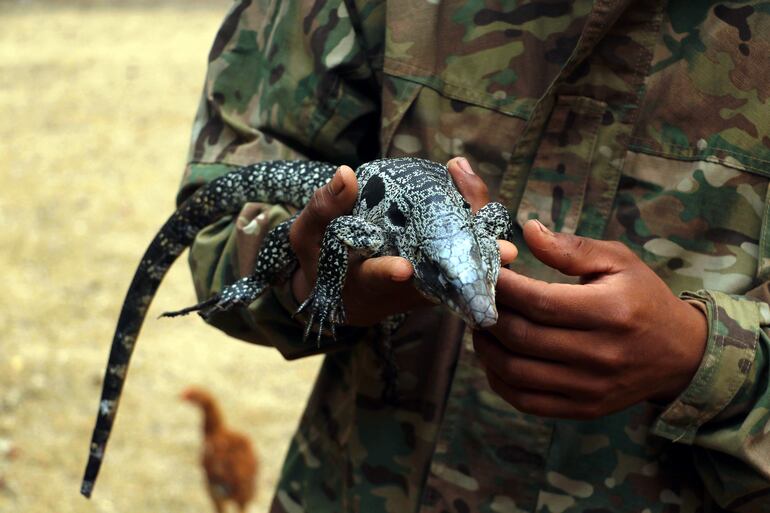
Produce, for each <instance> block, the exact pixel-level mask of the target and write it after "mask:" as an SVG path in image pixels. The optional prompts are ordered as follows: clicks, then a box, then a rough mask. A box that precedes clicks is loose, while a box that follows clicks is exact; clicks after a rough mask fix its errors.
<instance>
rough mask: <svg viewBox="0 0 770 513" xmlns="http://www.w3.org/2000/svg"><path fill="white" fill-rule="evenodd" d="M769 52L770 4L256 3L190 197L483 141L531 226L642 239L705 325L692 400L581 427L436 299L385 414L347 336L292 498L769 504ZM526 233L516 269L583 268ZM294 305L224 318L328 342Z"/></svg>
mask: <svg viewBox="0 0 770 513" xmlns="http://www.w3.org/2000/svg"><path fill="white" fill-rule="evenodd" d="M769 53H770V2H767V1H729V2H728V1H721V2H720V1H703V0H670V1H669V2H664V1H660V0H648V1H632V0H595V1H592V0H571V1H570V0H519V1H511V2H502V3H497V2H479V1H469V2H468V1H460V0H446V1H439V0H435V1H434V0H429V1H419V2H417V1H412V0H392V1H387V2H386V1H383V0H372V1H369V0H337V1H332V0H329V1H323V0H315V1H295V2H268V1H266V0H255V1H252V0H241V1H239V2H236V3H235V4H234V5H233V7H232V9H231V10H230V12H229V14H228V15H227V17H226V19H225V21H224V23H223V24H222V27H221V29H220V31H219V33H218V34H217V36H216V40H215V41H214V44H213V47H212V49H211V53H210V55H209V70H208V75H207V78H206V84H205V91H204V95H203V99H202V103H201V106H200V110H199V112H198V115H197V119H196V123H195V126H194V132H193V138H192V144H191V150H190V156H189V165H188V167H187V171H186V173H185V177H184V181H183V184H182V189H181V191H180V195H179V198H180V199H181V198H183V197H185V196H186V195H187V194H188V193H189V191H190V190H191V189H193V188H194V187H196V186H197V185H198V184H200V183H202V182H204V181H206V180H210V179H211V178H212V177H215V176H218V175H220V174H221V173H223V172H224V171H226V170H227V169H228V168H229V167H230V166H237V165H242V164H247V163H250V162H253V161H258V160H265V159H274V158H311V159H321V160H326V161H331V162H336V163H347V164H350V165H354V166H355V165H356V164H359V163H361V162H364V161H367V160H371V159H373V158H376V157H379V156H383V155H385V156H399V155H413V156H421V157H426V158H430V159H433V160H436V161H446V160H448V159H449V158H450V157H452V156H455V155H464V156H466V157H468V158H469V160H470V161H471V164H472V165H473V167H474V169H476V170H477V171H478V172H479V174H480V175H481V176H482V177H483V178H484V179H485V181H486V182H487V184H488V185H489V186H490V189H491V190H492V191H493V194H494V196H495V197H496V198H497V199H499V200H500V201H503V202H504V203H505V204H506V205H507V206H508V207H509V208H510V210H511V212H512V215H514V217H515V219H516V220H517V221H518V223H519V225H520V224H522V223H523V222H524V221H525V220H527V219H529V218H539V219H540V220H541V221H542V222H543V223H545V224H546V225H548V226H550V227H551V228H553V229H555V230H558V231H562V232H571V233H576V234H579V235H584V236H589V237H595V238H605V239H615V240H619V241H622V242H623V243H625V244H626V245H628V246H629V247H630V248H632V249H633V250H634V251H635V252H636V253H637V254H638V255H639V256H640V257H641V258H642V259H643V261H644V262H646V263H647V264H648V265H649V266H650V267H651V268H652V269H654V270H655V272H656V273H658V274H659V275H660V276H661V277H662V278H663V279H664V280H665V281H666V283H668V285H669V286H670V287H671V289H672V290H673V291H674V292H675V293H677V294H685V295H686V296H687V297H690V298H693V299H696V300H699V301H701V302H702V304H703V305H704V306H705V309H706V311H707V313H708V319H709V339H708V346H707V351H706V354H705V356H704V358H703V362H702V364H701V366H700V368H699V370H698V372H697V373H696V375H695V377H694V378H693V380H692V382H691V384H690V386H689V387H688V388H687V389H686V390H684V391H683V393H682V394H681V396H680V397H678V398H677V399H676V400H675V401H673V402H672V403H671V404H668V405H655V404H649V403H643V404H638V405H636V406H634V407H632V408H629V409H627V410H625V411H622V412H619V413H617V414H614V415H611V416H607V417H604V418H601V419H598V420H594V421H582V422H577V421H554V420H550V419H543V418H536V417H533V416H529V415H524V414H522V413H519V412H517V411H515V410H514V409H513V408H512V407H510V406H509V405H508V404H507V403H505V402H504V401H503V400H501V399H500V398H499V397H498V396H497V395H495V394H494V393H493V392H491V390H490V389H489V388H488V385H487V382H486V379H485V376H484V373H483V371H482V370H481V369H480V367H479V365H478V364H477V360H476V356H475V354H474V352H473V349H472V346H471V345H470V344H469V343H468V336H467V334H466V335H465V336H464V335H463V329H462V326H461V325H459V324H458V323H457V322H456V321H455V320H453V319H451V318H449V317H448V316H447V315H446V314H445V313H443V312H442V311H440V310H428V311H421V312H419V314H413V315H411V316H410V317H409V319H408V321H407V323H406V324H405V325H404V326H403V328H402V329H401V330H400V332H399V333H398V337H397V341H396V344H395V345H396V358H397V361H398V365H399V366H400V369H401V379H400V383H399V397H400V402H399V404H398V406H396V407H392V406H388V405H386V404H383V403H382V402H381V401H380V391H381V387H382V383H381V381H380V379H379V371H378V368H379V362H380V359H379V358H378V357H377V354H376V351H375V349H374V345H373V344H372V343H371V341H372V335H371V333H370V332H369V331H367V330H363V329H349V331H348V332H347V333H346V334H345V336H343V337H340V338H339V339H338V340H337V341H336V342H331V341H327V342H326V343H325V344H324V345H323V346H322V348H321V350H323V351H324V352H326V353H327V354H326V356H325V359H324V363H323V366H322V369H321V372H320V375H319V377H318V381H317V383H316V386H315V389H314V392H313V394H312V396H311V398H310V400H309V403H308V406H307V410H306V412H305V414H304V416H303V418H302V420H301V424H300V426H299V428H298V430H297V433H296V435H295V437H294V438H293V441H292V444H291V447H290V450H289V454H288V456H287V459H286V462H285V465H284V468H283V473H282V476H281V480H280V483H279V486H278V489H277V491H276V495H275V499H274V502H273V507H272V511H274V512H283V513H295V512H308V513H325V512H364V513H377V512H388V513H402V512H418V511H419V512H422V513H429V512H430V513H433V512H435V513H439V512H457V513H464V512H471V511H473V512H485V513H492V512H494V513H503V512H521V511H528V512H532V511H537V512H550V513H573V512H584V513H587V512H589V511H590V512H605V511H606V512H609V511H613V512H632V511H633V512H649V513H653V512H664V511H665V512H673V511H683V512H696V511H722V510H729V511H742V512H743V511H745V512H749V511H751V512H755V511H770V389H769V388H768V374H769V373H770V372H769V371H770V363H768V358H770V307H769V305H768V301H770V287H769V285H768V278H769V277H770V232H768V230H769V229H770V189H769V188H768V185H769V184H770V105H769V104H768V96H769V95H770V66H768V55H769ZM285 215H286V213H285V211H283V210H282V209H281V207H280V206H275V207H274V208H273V209H272V210H271V216H272V217H271V219H272V221H273V222H277V221H278V220H279V219H281V218H282V217H285ZM519 233H520V232H519ZM517 242H518V244H517V245H518V246H519V248H520V250H521V256H520V257H519V259H518V260H517V262H516V263H515V268H516V270H518V271H519V272H522V273H526V274H528V275H532V276H536V277H538V278H541V279H546V280H551V281H556V280H564V279H565V277H563V276H561V275H556V274H555V273H554V272H553V271H550V270H549V269H547V268H545V267H544V266H542V265H541V264H539V263H538V262H537V261H536V260H535V259H534V258H533V257H532V256H531V255H529V254H528V253H527V250H526V246H525V245H524V244H523V243H522V242H521V241H520V240H519V241H517ZM234 244H235V242H234V236H233V228H232V220H230V219H224V220H222V221H220V222H218V223H216V224H214V225H212V226H210V227H209V228H208V229H206V230H205V231H204V232H203V233H201V234H200V236H199V237H198V239H197V241H196V243H195V245H194V247H193V248H192V251H191V265H192V269H193V275H194V280H195V284H196V288H197V291H198V293H199V295H200V296H202V297H204V296H208V295H209V294H210V293H212V292H213V291H217V290H220V289H221V288H222V286H223V284H225V283H228V282H231V281H233V280H234V279H235V276H236V271H235V268H236V263H235V257H234V254H235V251H234ZM296 306H297V305H296V303H295V302H294V299H293V298H292V297H291V293H290V292H289V291H288V288H277V289H275V290H272V291H271V292H270V293H268V294H266V295H265V296H264V297H262V298H261V299H260V300H258V301H257V302H255V303H254V304H252V305H251V306H250V307H249V308H248V309H242V310H240V311H233V312H230V313H228V314H223V315H221V316H219V317H218V318H216V319H214V321H213V323H214V324H215V325H216V326H218V327H219V328H221V329H223V330H224V331H226V332H228V333H230V334H232V335H233V336H236V337H239V338H242V339H244V340H249V341H252V342H255V343H260V344H269V345H272V346H274V347H276V348H277V349H278V350H279V351H281V352H282V354H283V355H285V356H286V357H287V358H289V359H291V358H297V357H301V356H303V355H308V354H312V353H314V352H316V351H317V349H316V347H315V342H309V343H307V344H303V342H302V337H301V328H302V325H301V323H299V322H298V321H296V320H293V319H292V318H291V317H290V315H289V313H290V312H291V311H292V310H293V309H294V308H296ZM661 357H665V355H661Z"/></svg>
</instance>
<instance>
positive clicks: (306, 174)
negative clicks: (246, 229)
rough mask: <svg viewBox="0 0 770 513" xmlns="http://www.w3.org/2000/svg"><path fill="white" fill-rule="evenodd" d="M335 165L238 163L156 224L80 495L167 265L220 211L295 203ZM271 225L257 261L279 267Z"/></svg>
mask: <svg viewBox="0 0 770 513" xmlns="http://www.w3.org/2000/svg"><path fill="white" fill-rule="evenodd" d="M335 170H336V166H333V165H331V164H326V163H321V162H307V161H273V162H260V163H258V164H254V165H251V166H246V167H243V168H239V169H237V170H234V171H233V172H231V173H229V174H227V175H224V176H222V177H220V178H217V179H216V180H213V181H211V182H210V183H209V184H207V185H205V186H203V187H201V188H200V189H198V191H196V192H195V194H193V195H192V196H190V197H189V198H188V199H187V201H185V202H184V203H183V204H182V205H180V207H179V208H178V209H177V210H176V212H174V213H173V214H172V215H171V217H169V219H168V220H167V221H166V223H165V224H164V225H163V226H162V227H161V229H160V230H159V231H158V233H157V235H156V236H155V238H154V239H153V240H152V242H151V243H150V245H149V246H148V248H147V250H146V251H145V253H144V256H143V257H142V259H141V261H140V263H139V266H138V267H137V270H136V272H135V273H134V277H133V280H132V281H131V284H130V285H129V288H128V291H127V292H126V297H125V299H124V301H123V306H122V308H121V311H120V316H119V318H118V322H117V326H116V328H115V334H114V336H113V339H112V345H111V348H110V355H109V359H108V361H107V369H106V371H105V375H104V381H103V384H102V394H101V399H100V400H99V409H98V412H97V417H96V425H95V427H94V431H93V435H92V437H91V445H90V453H89V457H88V463H87V465H86V470H85V475H84V477H83V482H82V485H81V493H82V494H83V495H85V496H86V497H89V496H90V495H91V492H92V490H93V485H94V481H95V480H96V476H97V474H98V473H99V468H100V467H101V462H102V458H103V456H104V450H105V446H106V444H107V440H108V438H109V436H110V432H111V431H112V425H113V423H114V421H115V415H116V413H117V409H118V404H119V402H120V393H121V391H122V389H123V384H124V382H125V378H126V372H127V370H128V364H129V360H130V359H131V354H132V353H133V350H134V345H135V343H136V339H137V337H138V335H139V331H140V329H141V327H142V323H143V322H144V318H145V316H146V314H147V309H148V308H149V306H150V302H151V301H152V298H153V297H154V296H155V292H156V291H157V289H158V287H159V286H160V282H161V280H162V279H163V277H164V276H165V274H166V271H168V269H169V267H170V266H171V264H172V263H174V261H175V260H176V259H177V257H178V256H179V255H180V254H181V253H182V252H183V251H184V249H185V248H187V247H188V246H189V245H190V244H191V243H192V241H193V240H194V239H195V236H196V235H197V234H198V232H199V231H200V230H201V229H202V228H203V227H205V226H207V225H209V224H211V223H212V222H214V221H216V220H217V219H218V218H220V217H222V216H224V215H228V214H235V213H237V212H238V211H239V210H240V209H241V208H242V207H243V204H244V203H246V202H248V201H264V202H272V203H285V204H288V205H293V206H295V207H298V208H300V207H302V206H303V205H305V204H306V203H307V202H308V201H309V199H310V197H311V196H312V194H313V192H314V191H315V190H316V189H317V188H319V187H321V186H323V185H324V184H325V183H327V182H328V181H329V180H330V179H331V177H332V176H333V174H334V171H335ZM279 228H281V227H279ZM276 230H277V231H278V235H277V236H276V235H274V236H273V237H272V239H271V240H272V242H271V244H267V243H266V244H265V247H266V248H269V258H266V259H264V260H261V261H260V262H261V263H263V266H264V267H267V268H271V269H280V270H283V269H284V268H285V267H287V266H288V265H290V261H291V260H292V258H293V255H289V252H290V249H288V248H289V247H288V243H286V244H283V242H284V238H285V237H286V234H288V225H287V226H284V227H283V228H281V229H280V230H279V229H278V228H277V229H276ZM271 262H272V263H273V265H271ZM275 262H281V263H282V264H283V265H276V264H275ZM283 275H284V274H283V273H281V272H276V273H275V275H274V276H275V278H276V279H278V278H280V277H282V276H283ZM262 290H264V287H263V288H262ZM251 292H252V293H259V287H258V286H254V288H253V289H252V290H251Z"/></svg>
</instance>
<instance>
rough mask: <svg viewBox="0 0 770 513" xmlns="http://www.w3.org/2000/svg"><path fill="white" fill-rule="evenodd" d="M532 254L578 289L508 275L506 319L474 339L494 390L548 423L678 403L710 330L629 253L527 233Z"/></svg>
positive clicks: (503, 295)
mask: <svg viewBox="0 0 770 513" xmlns="http://www.w3.org/2000/svg"><path fill="white" fill-rule="evenodd" d="M524 238H525V240H526V242H527V245H528V246H529V248H530V249H531V250H532V253H533V255H534V256H535V257H536V258H538V259H539V260H540V261H542V262H543V263H544V264H546V265H548V266H550V267H553V268H555V269H557V270H559V271H561V272H563V273H565V274H567V275H570V276H580V283H579V284H558V283H546V282H542V281H539V280H535V279H532V278H528V277H526V276H522V275H520V274H517V273H515V272H513V271H510V270H508V269H502V270H501V272H500V278H499V280H498V282H497V300H498V310H499V312H500V317H499V320H498V322H497V324H496V325H495V326H493V327H491V328H489V329H488V330H487V331H478V332H476V333H474V347H475V349H476V352H477V354H478V355H479V358H480V360H481V362H482V364H483V366H484V367H485V369H486V372H487V377H488V380H489V384H490V386H491V387H492V389H493V390H494V391H496V392H497V393H498V394H499V395H500V396H502V397H503V399H505V400H506V401H507V402H509V403H510V404H511V405H513V406H514V407H516V408H517V409H519V410H521V411H524V412H527V413H531V414H535V415H540V416H545V417H561V418H574V419H587V418H596V417H599V416H603V415H607V414H609V413H613V412H616V411H619V410H621V409H624V408H626V407H628V406H630V405H633V404H636V403H638V402H641V401H645V400H652V401H661V402H665V401H670V400H673V399H674V398H675V397H676V396H677V395H679V393H680V392H681V391H683V390H684V389H685V388H686V387H687V385H688V384H689V382H690V380H691V379H692V377H693V375H694V374H695V371H696V370H697V368H698V366H699V364H700V361H701V358H702V356H703V352H704V349H705V343H706V337H707V333H708V328H707V324H706V318H705V315H704V314H703V313H702V311H701V310H700V309H699V308H698V307H696V306H694V305H693V304H690V303H688V302H686V301H683V300H681V299H679V298H677V297H676V296H674V294H673V293H672V292H671V290H670V289H669V288H668V286H667V285H666V284H665V283H664V282H663V281H662V280H661V279H660V278H659V277H658V276H657V275H656V274H655V273H654V272H653V271H652V270H651V269H650V268H649V267H647V266H646V265H645V264H644V263H643V262H642V261H641V260H640V259H639V258H638V257H637V256H636V255H634V254H633V253H632V252H631V250H630V249H628V248H627V247H626V246H625V245H623V244H622V243H620V242H606V241H599V240H594V239H588V238H583V237H578V236H573V235H566V234H558V233H552V232H551V231H549V230H548V229H547V228H545V226H543V225H542V224H541V223H539V222H537V221H529V222H527V223H526V224H525V225H524Z"/></svg>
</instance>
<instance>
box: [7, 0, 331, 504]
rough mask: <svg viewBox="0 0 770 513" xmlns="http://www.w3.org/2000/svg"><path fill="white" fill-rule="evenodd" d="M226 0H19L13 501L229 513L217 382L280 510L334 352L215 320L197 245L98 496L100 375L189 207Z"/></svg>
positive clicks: (14, 50) (143, 367)
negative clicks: (180, 202) (213, 464)
mask: <svg viewBox="0 0 770 513" xmlns="http://www.w3.org/2000/svg"><path fill="white" fill-rule="evenodd" d="M228 5H229V2H228V1H226V0H208V1H205V2H204V1H200V0H198V1H193V2H190V1H177V2H169V1H160V2H158V1H157V0H156V1H154V2H129V1H126V0H122V1H121V2H117V1H113V2H107V1H103V2H100V1H97V0H93V1H90V2H63V1H61V0H59V1H56V0H52V1H50V2H39V1H29V0H28V1H24V2H22V1H18V2H8V1H3V0H0V179H1V182H0V183H1V185H2V186H1V187H0V227H1V229H0V237H2V239H0V268H2V270H3V272H2V276H3V279H2V290H3V293H2V294H0V512H3V513H5V512H25V513H35V512H45V513H50V512H57V513H66V512H111V511H131V512H150V511H163V512H177V511H180V512H181V511H184V512H190V511H198V512H205V511H213V508H212V507H211V506H210V504H209V502H208V497H207V496H206V493H205V491H204V488H203V486H202V479H203V477H202V470H201V468H200V466H199V465H198V461H197V459H198V451H199V448H200V438H201V430H200V422H201V419H200V416H199V413H198V411H196V410H194V409H192V408H191V407H190V406H188V405H186V404H183V403H181V402H180V401H179V400H178V399H177V396H178V394H179V392H180V390H181V389H182V388H184V387H185V386H186V385H188V384H200V385H203V386H205V387H207V388H209V389H210V390H212V391H213V392H214V393H215V395H216V396H217V397H218V398H220V400H221V403H222V407H223V409H224V412H225V415H226V418H227V420H228V421H229V423H230V424H231V425H232V426H234V427H236V428H238V429H240V430H242V431H244V432H246V433H247V434H248V435H250V437H251V438H252V440H253V441H254V443H255V445H256V447H257V450H258V452H259V454H260V457H261V461H262V473H261V476H260V479H259V488H260V494H259V500H258V502H257V503H255V504H252V507H251V508H250V511H251V512H259V511H265V510H266V509H267V505H268V503H269V501H270V498H271V495H272V488H273V486H274V483H275V480H276V477H277V474H278V472H279V470H280V465H281V462H282V460H283V457H284V454H285V451H286V447H287V444H288V441H289V439H290V437H291V434H292V432H293V430H294V428H295V426H296V423H297V419H298V417H299V414H300V412H301V410H302V408H303V406H304V402H305V398H306V396H307V393H308V391H309V388H310V386H311V385H312V382H313V380H314V378H315V374H316V372H317V368H318V364H319V360H318V359H310V360H305V361H299V362H292V363H288V362H285V361H283V359H282V358H281V357H280V355H279V354H278V353H277V352H276V351H274V350H270V349H266V348H262V347H256V346H252V345H248V344H245V343H242V342H239V341H236V340H232V339H229V338H227V337H225V336H224V335H222V334H220V333H218V332H217V331H216V330H214V329H212V328H210V327H208V326H206V325H205V324H203V322H202V321H200V320H199V319H197V318H194V317H190V318H184V319H173V320H167V319H163V320H156V317H157V315H158V314H159V313H160V312H161V311H163V310H168V309H173V308H176V307H180V306H184V305H188V304H191V302H192V301H193V290H192V284H191V281H190V279H189V271H188V269H187V266H186V263H185V262H184V261H182V260H180V262H178V263H177V264H176V266H175V267H174V268H173V269H172V271H171V273H170V274H169V276H168V277H167V279H166V281H165V282H164V284H163V286H162V287H161V290H160V292H159V294H158V296H157V297H156V299H155V303H154V307H153V308H152V309H151V311H150V313H149V315H148V321H147V323H146V324H145V327H144V331H143V333H142V336H141V337H140V339H139V343H138V346H137V350H136V352H135V354H134V359H133V362H132V367H131V372H130V376H129V379H128V382H127V385H126V389H125V392H124V394H123V401H122V404H121V412H120V414H119V415H118V419H117V423H116V426H115V430H114V434H113V438H112V440H111V443H110V446H109V450H108V452H107V458H106V461H105V464H104V466H103V468H102V473H101V476H100V480H99V482H98V484H97V487H96V489H95V492H94V498H93V499H92V500H91V501H86V500H85V499H84V498H82V497H81V496H80V494H79V483H80V478H81V475H82V470H83V465H84V463H85V460H86V454H87V448H88V441H89V437H90V432H91V428H92V422H93V420H94V415H95V413H96V407H97V403H98V394H99V382H100V379H101V376H102V373H103V369H104V364H105V362H106V358H107V352H108V347H109V343H110V339H111V337H112V331H113V328H114V323H115V320H116V316H117V312H118V309H119V306H120V302H121V301H122V298H123V294H124V291H125V288H126V287H127V285H128V282H129V280H130V278H131V275H132V273H133V270H134V268H135V266H136V264H137V261H138V259H139V256H140V255H141V253H142V252H143V250H144V248H145V245H146V244H147V243H148V242H149V240H150V238H151V236H152V234H153V233H154V232H155V231H156V230H157V228H158V227H159V225H160V224H161V222H162V221H163V220H164V219H165V216H166V215H167V214H168V213H170V212H171V210H172V209H173V199H174V194H175V191H176V187H177V185H178V183H179V179H180V177H181V173H182V168H183V166H184V162H185V155H186V151H187V143H188V138H189V133H190V126H191V121H192V116H193V115H194V113H195V110H196V107H197V103H198V97H199V94H200V88H201V84H202V82H203V75H204V70H205V64H206V55H207V54H208V48H209V46H210V44H211V41H212V39H213V37H214V34H215V31H216V29H217V27H218V26H219V23H220V22H221V20H222V18H223V17H224V14H225V12H226V10H227V8H228Z"/></svg>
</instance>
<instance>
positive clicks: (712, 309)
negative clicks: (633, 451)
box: [652, 290, 766, 444]
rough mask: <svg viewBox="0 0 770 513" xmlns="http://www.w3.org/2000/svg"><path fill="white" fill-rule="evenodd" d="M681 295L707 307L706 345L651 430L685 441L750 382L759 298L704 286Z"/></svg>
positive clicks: (758, 321)
mask: <svg viewBox="0 0 770 513" xmlns="http://www.w3.org/2000/svg"><path fill="white" fill-rule="evenodd" d="M680 297H681V298H682V299H684V300H688V301H698V302H701V303H702V304H703V306H704V308H705V312H706V317H707V319H708V330H709V331H708V340H707V344H706V351H705V353H704V355H703V359H702V360H701V364H700V367H699V368H698V370H697V372H696V373H695V376H694V377H693V379H692V381H691V382H690V384H689V386H688V387H687V388H686V389H685V390H684V391H683V392H682V393H681V394H680V395H679V397H677V398H676V399H675V400H674V401H673V402H672V403H671V404H669V405H668V407H667V408H666V409H665V410H664V411H663V413H661V414H660V416H659V417H658V418H657V420H656V421H655V423H654V424H653V427H652V432H653V433H655V434H657V435H659V436H662V437H664V438H668V439H670V440H673V441H675V442H683V443H688V444H689V443H692V442H693V439H694V438H695V435H696V433H697V432H698V430H699V429H700V427H701V426H702V425H703V424H705V423H706V422H708V421H709V420H711V419H713V418H715V417H717V416H719V414H720V413H721V412H723V411H725V409H726V408H727V407H728V406H729V405H730V403H731V402H733V400H734V399H735V398H736V396H737V395H738V393H739V392H740V391H741V389H742V388H743V387H745V386H751V380H748V379H747V378H748V376H749V373H750V371H751V367H752V365H753V363H754V359H755V356H756V351H757V343H758V339H759V334H760V329H761V324H762V312H761V311H760V308H761V306H760V305H762V303H760V302H756V301H752V300H750V299H746V298H745V297H740V296H732V295H729V294H725V293H723V292H716V291H705V290H701V291H698V292H695V293H693V292H684V293H682V295H681V296H680ZM765 306H766V305H765ZM741 395H745V394H741Z"/></svg>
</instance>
